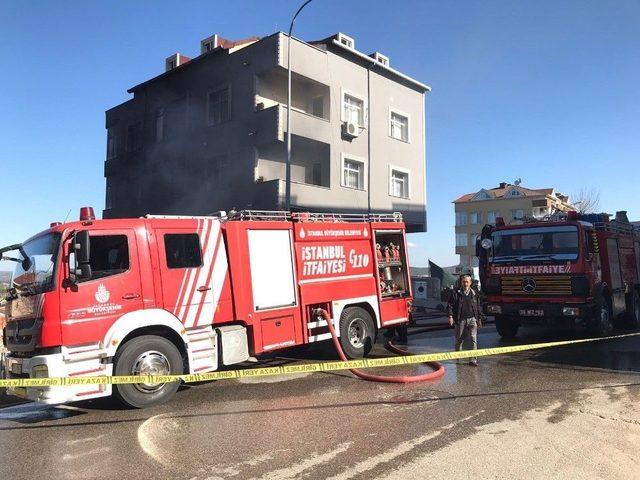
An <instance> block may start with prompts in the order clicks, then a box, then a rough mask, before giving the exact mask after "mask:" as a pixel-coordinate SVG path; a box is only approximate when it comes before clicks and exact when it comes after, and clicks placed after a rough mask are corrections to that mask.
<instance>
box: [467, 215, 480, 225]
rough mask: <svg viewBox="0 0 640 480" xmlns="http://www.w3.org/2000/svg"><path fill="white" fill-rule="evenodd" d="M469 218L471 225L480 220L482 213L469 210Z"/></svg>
mask: <svg viewBox="0 0 640 480" xmlns="http://www.w3.org/2000/svg"><path fill="white" fill-rule="evenodd" d="M469 220H470V222H471V225H477V224H479V223H480V222H481V221H482V215H481V214H480V213H478V212H471V213H470V214H469Z"/></svg>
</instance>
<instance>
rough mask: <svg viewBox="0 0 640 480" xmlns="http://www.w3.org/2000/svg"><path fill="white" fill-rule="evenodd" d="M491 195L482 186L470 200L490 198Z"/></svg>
mask: <svg viewBox="0 0 640 480" xmlns="http://www.w3.org/2000/svg"><path fill="white" fill-rule="evenodd" d="M490 199H491V195H489V192H487V191H486V190H485V189H484V188H483V189H482V190H480V191H479V192H478V193H476V194H475V195H474V196H473V198H472V199H471V200H490Z"/></svg>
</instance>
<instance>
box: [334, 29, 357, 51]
mask: <svg viewBox="0 0 640 480" xmlns="http://www.w3.org/2000/svg"><path fill="white" fill-rule="evenodd" d="M338 43H340V45H342V46H343V47H346V48H350V49H351V50H355V49H356V41H355V40H354V39H353V37H350V36H349V35H345V34H344V33H342V32H338Z"/></svg>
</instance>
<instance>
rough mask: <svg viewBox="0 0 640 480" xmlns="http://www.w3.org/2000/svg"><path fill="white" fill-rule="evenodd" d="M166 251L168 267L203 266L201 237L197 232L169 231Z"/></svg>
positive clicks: (165, 240) (165, 239)
mask: <svg viewBox="0 0 640 480" xmlns="http://www.w3.org/2000/svg"><path fill="white" fill-rule="evenodd" d="M164 251H165V255H166V259H167V267H168V268H197V267H200V266H202V252H201V250H200V238H199V237H198V234H197V233H167V234H166V235H165V236H164Z"/></svg>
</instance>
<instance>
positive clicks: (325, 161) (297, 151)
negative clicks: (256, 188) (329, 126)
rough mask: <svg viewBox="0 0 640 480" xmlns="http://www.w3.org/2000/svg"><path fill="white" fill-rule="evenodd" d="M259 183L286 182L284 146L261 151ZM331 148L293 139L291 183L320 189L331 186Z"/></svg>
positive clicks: (272, 145)
mask: <svg viewBox="0 0 640 480" xmlns="http://www.w3.org/2000/svg"><path fill="white" fill-rule="evenodd" d="M257 157H258V158H257V163H256V180H257V181H258V182H268V181H271V180H284V179H285V178H286V153H285V151H284V147H283V144H282V143H270V144H266V145H264V146H262V147H259V148H258V149H257ZM330 163H331V162H330V146H329V144H328V143H323V142H318V141H315V140H311V139H309V138H304V137H300V136H298V135H293V136H292V139H291V182H292V183H298V184H303V185H312V186H316V187H329V186H330V178H331V177H330V173H331V172H330Z"/></svg>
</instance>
